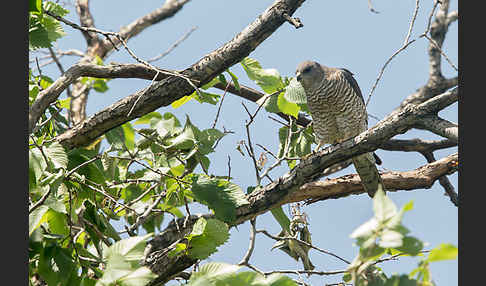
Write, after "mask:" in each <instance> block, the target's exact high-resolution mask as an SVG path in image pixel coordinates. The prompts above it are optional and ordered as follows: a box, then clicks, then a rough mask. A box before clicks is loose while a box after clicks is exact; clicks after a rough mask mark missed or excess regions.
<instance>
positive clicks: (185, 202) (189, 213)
mask: <svg viewBox="0 0 486 286" xmlns="http://www.w3.org/2000/svg"><path fill="white" fill-rule="evenodd" d="M183 197H184V206H185V208H186V212H187V214H186V218H185V219H184V223H183V224H182V227H183V228H186V225H187V222H188V221H189V218H190V217H191V211H190V210H189V203H188V202H187V198H186V196H183Z"/></svg>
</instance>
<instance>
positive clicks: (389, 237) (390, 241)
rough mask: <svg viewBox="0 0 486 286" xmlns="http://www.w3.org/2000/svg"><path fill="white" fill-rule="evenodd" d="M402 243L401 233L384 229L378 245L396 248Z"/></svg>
mask: <svg viewBox="0 0 486 286" xmlns="http://www.w3.org/2000/svg"><path fill="white" fill-rule="evenodd" d="M402 244H403V235H402V234H401V233H399V232H397V231H393V230H389V229H386V230H384V231H383V232H382V234H381V236H380V241H379V242H378V245H379V246H380V247H383V248H397V247H400V246H402Z"/></svg>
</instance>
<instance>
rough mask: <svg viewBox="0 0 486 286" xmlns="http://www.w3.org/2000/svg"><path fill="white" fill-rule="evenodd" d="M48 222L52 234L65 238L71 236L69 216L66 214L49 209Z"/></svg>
mask: <svg viewBox="0 0 486 286" xmlns="http://www.w3.org/2000/svg"><path fill="white" fill-rule="evenodd" d="M46 220H47V223H48V225H49V229H50V231H51V232H52V233H54V234H59V235H65V236H67V235H68V234H69V228H68V225H67V216H66V215H65V214H63V213H60V212H57V211H54V210H53V209H49V211H48V212H47V213H46Z"/></svg>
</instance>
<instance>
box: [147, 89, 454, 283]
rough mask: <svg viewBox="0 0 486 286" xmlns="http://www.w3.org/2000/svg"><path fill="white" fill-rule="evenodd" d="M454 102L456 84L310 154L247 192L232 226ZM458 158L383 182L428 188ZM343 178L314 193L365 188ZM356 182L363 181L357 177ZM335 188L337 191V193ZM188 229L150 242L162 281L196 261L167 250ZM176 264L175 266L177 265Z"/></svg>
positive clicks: (153, 266)
mask: <svg viewBox="0 0 486 286" xmlns="http://www.w3.org/2000/svg"><path fill="white" fill-rule="evenodd" d="M456 101H457V89H455V90H453V91H450V92H446V93H444V94H441V95H439V96H437V97H434V98H432V99H429V100H428V101H426V102H424V103H422V104H420V105H417V106H416V105H412V104H410V105H407V106H404V107H403V109H402V111H400V112H399V113H394V114H391V115H390V116H388V117H387V118H385V119H383V120H382V121H380V122H379V123H378V124H377V125H375V126H374V127H373V128H371V129H368V130H367V131H365V132H363V133H361V134H360V135H358V136H357V137H355V138H354V139H350V140H347V141H345V142H343V143H341V144H338V145H336V146H330V147H327V148H325V149H323V150H322V151H320V152H318V153H316V154H314V155H312V156H310V157H309V158H307V159H304V160H302V161H301V162H300V163H299V164H298V165H297V166H296V167H295V168H294V169H292V170H291V171H290V172H289V173H287V174H285V175H284V176H282V177H280V178H278V180H275V181H274V182H273V183H270V184H268V185H266V186H265V187H263V188H262V189H260V190H258V191H255V192H253V193H251V194H249V195H248V196H247V200H248V201H249V202H250V204H249V205H246V206H242V207H239V208H238V209H236V220H235V221H234V222H233V223H232V225H238V224H241V223H243V222H245V221H247V220H250V219H252V218H254V217H256V216H258V215H260V214H262V213H265V212H267V211H269V210H271V209H272V208H274V207H277V206H280V205H282V204H285V203H288V202H290V201H292V200H296V197H298V196H300V190H301V189H302V186H304V185H305V184H306V183H309V182H313V181H315V180H316V179H317V178H319V177H321V176H322V172H323V171H324V170H326V168H328V167H330V166H332V165H334V164H336V163H338V162H342V161H346V160H348V159H350V158H352V157H355V156H356V155H359V154H363V153H367V152H372V151H374V150H376V149H377V148H378V147H379V146H381V145H382V144H384V143H385V142H388V140H389V139H390V138H391V137H393V136H395V135H397V134H399V133H404V132H406V131H407V130H409V129H410V128H412V127H413V125H414V124H416V122H418V121H420V120H421V118H422V117H424V116H427V115H428V114H431V113H436V112H437V111H438V110H440V109H442V108H445V107H446V106H448V105H450V104H452V103H454V102H456ZM422 143H424V142H422ZM424 144H427V143H424ZM428 144H429V145H430V144H431V143H430V142H429V143H428ZM457 160H458V157H457V154H455V155H452V156H449V157H447V158H446V159H442V160H439V161H437V162H434V163H431V164H429V165H427V166H425V167H422V168H419V169H417V170H415V171H412V172H415V177H410V175H411V173H403V174H402V173H390V174H388V175H387V176H386V178H387V179H388V181H387V182H386V183H385V186H387V184H388V185H389V186H390V187H391V188H392V189H402V188H403V189H411V188H412V186H413V184H414V183H415V184H416V185H415V186H417V187H418V188H423V187H426V188H427V187H430V186H431V184H432V183H433V181H435V179H437V178H439V177H441V176H443V175H446V174H449V173H451V172H454V171H456V170H457V165H458V163H457ZM434 164H435V165H434ZM400 177H402V180H400V179H399V178H400ZM397 178H398V179H397ZM410 178H412V179H410ZM413 178H417V180H415V181H414V179H413ZM343 179H344V180H349V181H350V184H351V185H350V186H348V187H350V189H349V190H348V189H345V190H343V189H342V188H341V187H340V184H337V185H336V186H333V187H332V188H331V190H329V189H324V190H322V189H321V192H315V186H314V189H313V190H310V191H311V192H314V195H316V196H317V197H314V199H317V200H321V199H325V198H331V197H333V198H335V197H338V196H348V195H349V194H351V193H360V192H363V190H362V188H361V189H358V188H356V187H353V185H352V184H353V182H354V181H353V179H354V177H348V178H341V179H338V181H339V180H343ZM339 183H342V181H339ZM354 183H356V184H358V185H360V182H359V181H356V182H354ZM345 185H346V184H345ZM336 190H338V191H337V192H336ZM304 191H305V187H304ZM309 198H310V197H306V198H303V197H299V200H304V199H309ZM196 219H197V217H196V216H193V217H191V218H190V219H189V222H190V224H189V225H192V224H193V223H194V222H195V221H196ZM180 221H181V223H180V224H179V225H182V221H183V220H180ZM179 229H180V227H179ZM189 232H190V227H189V226H188V227H187V228H183V229H181V232H180V233H178V230H177V228H176V227H175V224H172V225H169V226H168V227H167V228H166V230H165V231H164V232H162V233H161V234H160V235H158V236H156V237H155V238H154V239H153V240H152V241H151V242H150V243H149V247H148V248H147V251H146V259H145V260H144V263H145V265H147V266H148V267H150V269H151V270H152V271H153V272H154V273H156V274H158V275H159V276H160V277H159V279H160V281H167V280H166V279H169V278H170V277H172V276H174V275H176V274H177V273H175V272H173V271H175V270H177V271H182V270H184V269H185V268H187V267H189V266H190V265H192V264H193V263H194V262H195V261H192V260H191V259H189V258H187V257H184V256H182V257H178V258H169V257H168V256H167V255H166V253H167V252H168V251H170V250H171V249H172V248H171V246H173V245H175V243H176V241H177V240H178V239H181V238H182V237H183V236H184V234H187V233H189ZM175 265H177V267H176V266H175ZM169 266H170V267H169ZM179 266H180V267H179ZM169 270H170V271H169Z"/></svg>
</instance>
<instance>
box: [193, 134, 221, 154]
mask: <svg viewBox="0 0 486 286" xmlns="http://www.w3.org/2000/svg"><path fill="white" fill-rule="evenodd" d="M225 135H226V134H225V133H223V132H221V131H219V130H218V129H214V128H210V129H206V130H203V131H202V132H201V133H199V134H198V136H197V139H198V140H199V142H200V143H201V144H200V146H199V151H200V152H201V154H203V155H206V154H209V153H211V152H214V150H213V148H212V147H213V145H214V144H215V143H216V141H218V140H220V139H221V138H223V137H224V136H225Z"/></svg>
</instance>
